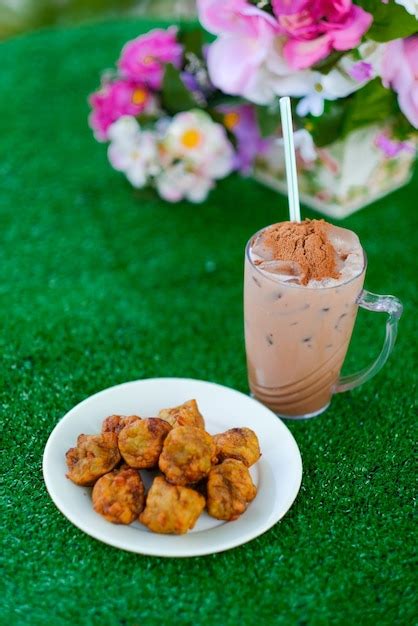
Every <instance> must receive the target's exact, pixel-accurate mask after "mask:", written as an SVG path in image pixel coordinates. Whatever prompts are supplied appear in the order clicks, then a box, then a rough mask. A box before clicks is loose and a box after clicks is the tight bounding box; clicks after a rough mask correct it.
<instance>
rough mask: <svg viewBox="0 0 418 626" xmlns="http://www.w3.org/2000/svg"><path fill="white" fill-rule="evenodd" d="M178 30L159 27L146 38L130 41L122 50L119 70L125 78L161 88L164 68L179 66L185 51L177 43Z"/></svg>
mask: <svg viewBox="0 0 418 626" xmlns="http://www.w3.org/2000/svg"><path fill="white" fill-rule="evenodd" d="M176 35H177V29H176V28H175V27H170V28H168V29H167V30H163V29H161V28H156V29H154V30H151V31H150V32H149V33H147V34H145V35H141V36H140V37H137V38H136V39H133V40H132V41H128V43H127V44H125V45H124V47H123V48H122V53H121V56H120V59H119V61H118V67H119V69H120V71H121V73H122V75H123V76H126V77H127V78H130V79H132V80H138V81H141V82H142V83H145V84H146V85H148V86H149V87H150V88H151V89H155V90H158V89H160V87H161V85H162V81H163V77H164V65H165V64H167V63H172V64H173V65H175V66H176V67H180V65H181V60H182V55H183V48H182V46H181V45H180V44H179V43H178V42H177V40H176Z"/></svg>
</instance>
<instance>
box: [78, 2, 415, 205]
mask: <svg viewBox="0 0 418 626" xmlns="http://www.w3.org/2000/svg"><path fill="white" fill-rule="evenodd" d="M197 4H198V11H199V18H200V21H201V23H202V25H203V26H204V27H205V28H206V29H207V30H208V31H209V32H210V33H212V34H213V35H215V38H214V39H212V41H211V42H210V43H205V42H204V39H203V33H202V30H201V29H196V28H190V27H189V28H187V29H182V30H179V29H177V28H175V27H170V28H168V29H155V30H153V31H150V32H149V33H147V34H145V35H142V36H139V37H137V38H136V39H134V40H132V41H129V42H128V43H127V44H126V45H125V46H124V48H123V49H122V51H121V55H120V58H119V60H118V62H117V70H116V71H108V72H106V73H105V74H104V75H103V78H102V85H101V88H100V89H99V91H97V92H95V93H93V94H92V95H91V97H90V104H91V107H92V112H91V115H90V118H89V119H90V125H91V127H92V129H93V131H94V134H95V137H96V139H97V140H98V141H109V147H108V157H109V160H110V163H111V165H112V166H113V167H114V168H115V169H116V170H119V171H121V172H123V173H124V174H125V175H126V177H127V178H128V180H129V181H130V183H131V184H132V185H133V186H135V187H144V186H146V185H151V186H153V187H154V188H155V189H156V190H157V192H158V193H159V194H160V195H161V196H162V197H163V198H165V199H166V200H168V201H171V202H176V201H179V200H181V199H183V198H185V199H187V200H190V201H192V202H200V201H202V200H204V199H205V198H206V197H207V194H208V192H209V190H210V189H212V188H213V187H214V185H215V183H216V181H217V180H219V179H221V178H224V177H225V176H227V175H228V174H230V173H231V172H232V171H234V170H238V171H240V172H241V173H243V174H252V173H254V175H255V176H256V177H257V178H259V179H260V180H263V181H264V182H267V183H268V184H271V185H273V186H275V187H277V188H278V189H283V190H285V176H284V158H283V148H282V143H281V139H280V137H281V130H280V115H279V110H278V97H279V96H282V95H290V96H292V101H293V106H294V117H295V122H296V124H297V129H295V143H296V146H297V158H298V169H299V182H300V187H301V192H302V194H301V195H302V198H303V199H304V200H305V201H306V202H307V203H308V204H311V205H312V206H315V207H316V208H318V209H320V210H322V211H324V212H327V213H330V214H334V215H337V216H338V215H339V216H342V215H344V214H347V213H348V212H351V211H352V210H354V209H355V208H358V207H359V206H361V205H364V204H366V203H367V202H369V201H370V200H371V199H373V198H374V197H376V196H377V195H382V193H385V192H387V191H388V190H389V189H390V188H393V187H395V186H399V185H400V184H402V183H403V182H405V180H406V179H407V178H408V176H409V172H410V169H411V165H412V162H413V159H414V154H415V142H416V134H415V132H414V129H415V128H417V127H418V36H417V35H416V34H414V33H415V31H416V27H417V21H416V17H415V16H413V15H411V14H410V13H408V11H407V9H408V10H409V11H412V10H416V9H414V7H413V6H412V4H414V3H413V2H412V1H411V0H405V1H404V4H405V5H407V6H406V8H405V7H403V6H400V5H399V4H394V3H393V1H390V4H385V3H381V2H380V0H374V1H373V0H358V1H357V2H356V4H354V3H352V1H351V0H314V1H309V2H308V1H307V0H271V2H270V1H267V0H260V1H258V2H255V1H250V0H227V1H226V0H198V3H197ZM415 4H416V3H415Z"/></svg>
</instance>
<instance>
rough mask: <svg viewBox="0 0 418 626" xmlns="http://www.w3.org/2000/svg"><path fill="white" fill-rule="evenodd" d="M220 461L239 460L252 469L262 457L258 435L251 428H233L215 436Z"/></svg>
mask: <svg viewBox="0 0 418 626" xmlns="http://www.w3.org/2000/svg"><path fill="white" fill-rule="evenodd" d="M213 439H214V441H215V445H216V456H217V457H218V461H219V462H222V461H224V460H225V459H237V461H242V462H243V463H244V464H245V465H246V466H247V467H251V465H254V463H256V462H257V461H258V459H259V458H260V456H261V453H260V446H259V443H258V439H257V435H256V434H255V432H254V431H253V430H251V429H250V428H231V429H230V430H227V431H226V432H224V433H220V434H219V435H214V437H213Z"/></svg>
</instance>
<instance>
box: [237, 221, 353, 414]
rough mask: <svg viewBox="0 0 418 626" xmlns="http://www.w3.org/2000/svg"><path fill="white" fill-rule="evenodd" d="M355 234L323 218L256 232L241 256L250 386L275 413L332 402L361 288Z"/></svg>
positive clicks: (308, 410)
mask: <svg viewBox="0 0 418 626" xmlns="http://www.w3.org/2000/svg"><path fill="white" fill-rule="evenodd" d="M364 275H365V257H364V253H363V249H362V247H361V245H360V242H359V239H358V237H357V236H356V235H355V234H354V233H353V232H351V231H349V230H347V229H344V228H338V227H336V226H332V225H331V224H328V223H326V222H325V221H324V220H304V221H302V222H299V223H297V222H281V223H279V224H273V225H272V226H268V227H267V228H264V229H263V230H261V231H260V232H258V233H256V235H254V237H252V239H251V240H250V241H249V243H248V245H247V249H246V258H245V286H244V318H245V342H246V352H247V363H248V376H249V385H250V389H251V392H252V393H253V395H254V396H255V397H256V398H258V399H259V400H260V401H261V402H263V403H264V404H266V405H267V406H268V407H270V408H271V409H272V410H273V411H275V412H276V413H277V414H278V415H282V416H285V417H311V416H313V415H316V414H319V413H321V412H322V411H323V410H324V409H325V408H326V407H327V406H328V404H329V402H330V398H331V395H332V393H333V389H334V387H335V385H336V383H337V381H338V378H339V374H340V370H341V368H342V364H343V361H344V358H345V355H346V352H347V349H348V345H349V342H350V338H351V333H352V330H353V326H354V322H355V319H356V315H357V308H358V305H357V302H356V301H357V297H358V296H359V294H360V293H361V291H362V287H363V282H364Z"/></svg>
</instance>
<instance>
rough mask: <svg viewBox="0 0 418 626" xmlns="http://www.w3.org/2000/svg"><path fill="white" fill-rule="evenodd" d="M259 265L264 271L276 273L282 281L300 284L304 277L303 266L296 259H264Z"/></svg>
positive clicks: (275, 275)
mask: <svg viewBox="0 0 418 626" xmlns="http://www.w3.org/2000/svg"><path fill="white" fill-rule="evenodd" d="M257 267H258V269H260V270H263V272H268V273H269V274H274V277H275V278H277V279H278V280H280V281H282V282H286V283H289V282H291V283H297V284H300V282H301V279H302V268H301V266H300V265H299V263H297V262H296V261H262V262H261V263H259V264H258V265H257Z"/></svg>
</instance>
